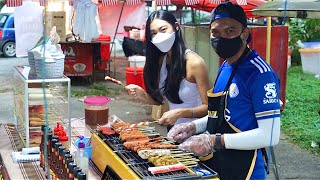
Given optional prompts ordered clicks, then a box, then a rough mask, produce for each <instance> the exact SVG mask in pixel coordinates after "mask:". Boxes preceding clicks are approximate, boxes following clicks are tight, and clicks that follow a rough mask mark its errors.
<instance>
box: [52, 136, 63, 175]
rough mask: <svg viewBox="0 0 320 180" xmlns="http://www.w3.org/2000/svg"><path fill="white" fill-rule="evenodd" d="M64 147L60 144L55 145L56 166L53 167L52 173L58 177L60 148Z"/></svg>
mask: <svg viewBox="0 0 320 180" xmlns="http://www.w3.org/2000/svg"><path fill="white" fill-rule="evenodd" d="M60 146H62V144H61V143H60V142H58V143H56V144H55V148H54V149H55V150H54V162H55V163H54V165H53V167H52V171H53V173H54V174H55V175H57V166H58V164H59V147H60Z"/></svg>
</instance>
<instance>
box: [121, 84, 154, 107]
mask: <svg viewBox="0 0 320 180" xmlns="http://www.w3.org/2000/svg"><path fill="white" fill-rule="evenodd" d="M125 90H126V91H127V93H128V95H129V96H132V97H134V98H137V99H140V100H142V101H144V103H146V104H150V105H159V103H157V102H156V101H154V100H153V99H152V97H151V96H150V95H149V94H148V93H147V92H146V91H145V90H144V89H142V88H141V87H140V86H138V85H135V84H129V85H127V86H126V87H125Z"/></svg>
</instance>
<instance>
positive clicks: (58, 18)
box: [45, 11, 66, 42]
mask: <svg viewBox="0 0 320 180" xmlns="http://www.w3.org/2000/svg"><path fill="white" fill-rule="evenodd" d="M45 22H46V35H50V31H51V29H52V28H53V27H54V26H56V30H57V33H58V35H59V36H60V41H61V42H65V41H66V12H65V11H47V12H46V19H45Z"/></svg>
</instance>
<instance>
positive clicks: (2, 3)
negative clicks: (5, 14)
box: [0, 0, 6, 10]
mask: <svg viewBox="0 0 320 180" xmlns="http://www.w3.org/2000/svg"><path fill="white" fill-rule="evenodd" d="M5 4H6V1H5V0H0V10H1V9H2V7H3V6H4V5H5Z"/></svg>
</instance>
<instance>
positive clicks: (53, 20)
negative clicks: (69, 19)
mask: <svg viewBox="0 0 320 180" xmlns="http://www.w3.org/2000/svg"><path fill="white" fill-rule="evenodd" d="M45 21H46V24H48V25H55V26H62V25H64V26H65V25H66V12H64V11H47V12H46V18H45Z"/></svg>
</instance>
